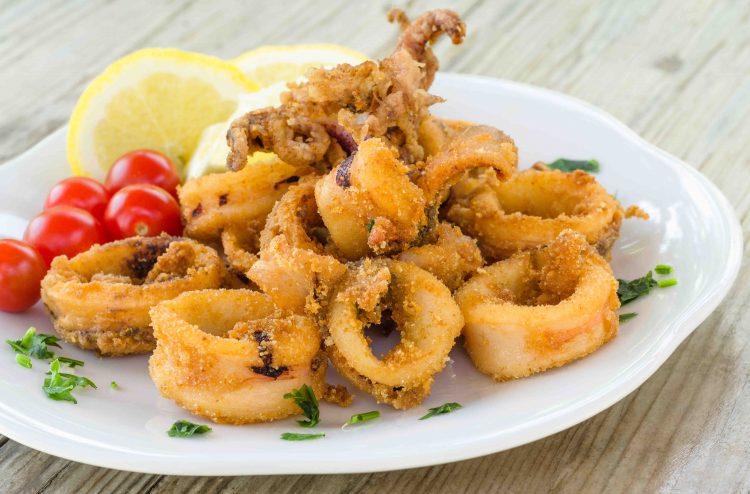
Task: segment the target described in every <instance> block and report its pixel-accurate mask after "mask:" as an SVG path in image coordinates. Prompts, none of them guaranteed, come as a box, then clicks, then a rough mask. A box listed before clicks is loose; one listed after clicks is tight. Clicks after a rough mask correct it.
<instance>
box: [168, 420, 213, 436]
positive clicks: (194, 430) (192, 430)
mask: <svg viewBox="0 0 750 494" xmlns="http://www.w3.org/2000/svg"><path fill="white" fill-rule="evenodd" d="M211 430H212V429H211V428H210V427H209V426H207V425H200V424H194V423H192V422H188V421H187V420H178V421H177V422H175V423H174V424H172V427H171V428H170V429H169V430H168V431H167V435H168V436H169V437H191V436H194V435H196V434H205V433H207V432H211Z"/></svg>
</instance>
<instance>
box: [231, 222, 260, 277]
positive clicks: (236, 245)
mask: <svg viewBox="0 0 750 494" xmlns="http://www.w3.org/2000/svg"><path fill="white" fill-rule="evenodd" d="M221 246H222V248H223V249H224V256H225V257H226V258H227V262H228V263H229V266H230V267H231V268H232V270H234V271H236V272H238V273H242V274H243V275H245V276H247V272H248V271H250V268H252V267H253V264H255V263H256V262H257V261H258V251H259V250H260V239H259V234H258V232H257V231H256V230H255V229H254V228H247V227H246V228H240V227H228V228H226V229H224V231H222V232H221Z"/></svg>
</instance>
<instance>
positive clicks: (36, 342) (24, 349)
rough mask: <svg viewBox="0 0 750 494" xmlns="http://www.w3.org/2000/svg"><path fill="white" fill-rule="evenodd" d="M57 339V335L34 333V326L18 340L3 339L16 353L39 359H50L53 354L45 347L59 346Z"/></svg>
mask: <svg viewBox="0 0 750 494" xmlns="http://www.w3.org/2000/svg"><path fill="white" fill-rule="evenodd" d="M57 341H58V338H57V336H52V335H49V334H36V328H35V327H33V326H32V327H30V328H29V329H28V330H27V331H26V334H24V335H23V338H21V339H20V340H5V342H6V343H7V344H8V345H10V347H11V348H12V349H13V350H15V351H16V353H20V354H23V355H26V356H29V357H34V358H38V359H40V360H46V359H50V358H53V357H54V356H55V354H54V353H53V352H51V351H49V349H48V348H47V347H50V346H56V347H57V348H60V345H58V343H57Z"/></svg>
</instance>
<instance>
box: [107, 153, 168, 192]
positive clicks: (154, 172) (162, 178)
mask: <svg viewBox="0 0 750 494" xmlns="http://www.w3.org/2000/svg"><path fill="white" fill-rule="evenodd" d="M104 184H105V185H106V186H107V189H109V193H110V194H114V193H115V192H117V191H118V190H120V189H122V188H123V187H125V186H126V185H134V184H151V185H156V186H157V187H161V188H162V189H164V190H166V191H167V192H169V193H170V194H172V195H173V196H174V197H177V186H178V185H179V184H180V175H179V173H178V172H177V168H176V167H175V166H174V164H173V163H172V161H171V160H170V159H169V158H167V157H166V156H164V155H163V154H161V153H159V152H157V151H151V150H149V149H139V150H137V151H131V152H129V153H128V154H125V155H123V156H121V157H120V158H118V160H117V161H115V163H114V164H113V165H112V168H110V169H109V173H107V179H106V180H105V181H104Z"/></svg>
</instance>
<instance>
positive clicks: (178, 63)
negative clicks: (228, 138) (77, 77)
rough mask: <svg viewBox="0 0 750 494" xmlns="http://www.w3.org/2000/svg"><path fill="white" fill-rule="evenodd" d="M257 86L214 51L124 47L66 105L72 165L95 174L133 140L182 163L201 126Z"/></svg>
mask: <svg viewBox="0 0 750 494" xmlns="http://www.w3.org/2000/svg"><path fill="white" fill-rule="evenodd" d="M257 89H258V85H257V84H256V83H254V82H252V81H251V80H249V79H247V78H246V77H245V76H243V74H242V72H240V70H239V69H237V67H235V66H234V65H232V64H231V63H229V62H226V61H223V60H221V59H218V58H214V57H210V56H207V55H201V54H198V53H191V52H185V51H181V50H176V49H169V48H147V49H144V50H139V51H136V52H134V53H131V54H130V55H127V56H125V57H123V58H121V59H120V60H118V61H116V62H115V63H113V64H112V65H110V66H109V67H107V68H106V69H105V70H104V72H102V73H101V74H100V75H99V76H98V77H97V78H96V79H94V80H93V81H92V82H91V84H89V86H88V87H87V88H86V90H85V91H84V92H83V94H82V95H81V97H80V99H79V100H78V103H77V104H76V107H75V109H74V110H73V114H72V116H71V118H70V127H69V129H68V161H69V162H70V166H71V168H72V169H73V173H75V174H77V175H89V176H92V177H94V178H98V179H102V178H104V177H105V176H106V173H107V170H108V169H109V167H110V166H111V164H112V163H113V162H114V161H115V160H116V159H117V158H118V157H120V156H122V155H123V154H125V153H127V152H129V151H132V150H134V149H140V148H148V149H155V150H157V151H161V152H162V153H164V154H166V155H167V156H169V157H170V158H171V159H172V160H173V161H174V163H175V165H177V167H178V168H180V169H182V167H183V166H184V165H185V164H186V163H187V162H188V161H189V159H190V157H191V156H192V154H193V151H194V149H195V147H196V145H197V144H198V140H199V139H200V137H201V133H202V132H203V130H204V129H205V128H206V127H208V126H209V125H211V124H213V123H216V122H223V121H226V120H227V118H228V117H229V116H230V115H232V113H233V112H234V111H235V110H236V108H237V101H238V97H239V95H240V94H242V93H246V92H251V91H256V90H257Z"/></svg>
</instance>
